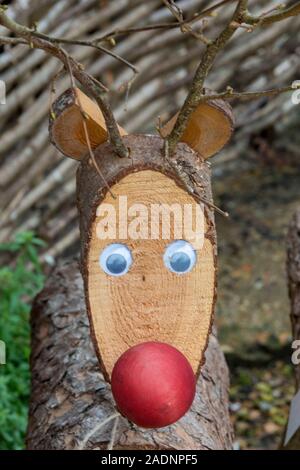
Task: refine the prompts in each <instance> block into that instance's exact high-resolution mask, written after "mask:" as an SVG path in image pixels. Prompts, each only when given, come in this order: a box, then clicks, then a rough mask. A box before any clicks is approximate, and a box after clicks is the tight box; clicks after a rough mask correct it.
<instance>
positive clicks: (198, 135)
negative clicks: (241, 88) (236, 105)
mask: <svg viewBox="0 0 300 470" xmlns="http://www.w3.org/2000/svg"><path fill="white" fill-rule="evenodd" d="M177 116H178V113H177V114H175V116H173V117H172V118H171V119H170V121H168V122H167V124H165V126H164V127H163V128H162V129H161V135H162V136H163V137H167V136H168V135H169V134H170V132H171V131H172V129H173V127H174V125H175V122H176V119H177ZM233 127H234V119H233V113H232V109H231V106H230V105H229V104H228V103H227V102H225V101H223V100H221V99H216V100H210V101H206V102H203V103H201V104H200V105H199V106H198V107H197V108H196V110H195V111H194V112H193V113H192V115H191V116H190V118H189V121H188V124H187V127H186V130H185V132H184V133H183V136H182V138H181V139H180V140H181V142H185V143H187V144H188V145H189V146H190V147H191V148H192V149H193V150H195V151H196V152H198V153H199V154H200V155H201V156H202V157H203V158H205V159H206V158H209V157H211V156H212V155H214V154H216V153H217V152H218V151H219V150H221V149H222V148H223V147H224V145H225V144H227V142H228V141H229V139H230V137H231V135H232V132H233Z"/></svg>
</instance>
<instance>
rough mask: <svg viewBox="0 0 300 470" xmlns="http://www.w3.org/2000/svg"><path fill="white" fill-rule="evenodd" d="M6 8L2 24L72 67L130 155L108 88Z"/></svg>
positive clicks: (1, 10) (118, 145)
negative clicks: (13, 17) (111, 104)
mask: <svg viewBox="0 0 300 470" xmlns="http://www.w3.org/2000/svg"><path fill="white" fill-rule="evenodd" d="M5 10H6V8H5V7H4V6H1V5H0V24H1V25H2V26H4V27H5V28H7V29H8V30H10V31H11V32H13V33H14V34H15V35H16V36H17V37H20V38H22V39H25V40H26V41H27V43H28V45H29V46H30V47H34V48H37V49H42V50H44V51H45V52H47V53H48V54H50V55H52V56H54V57H56V58H57V59H59V60H60V61H61V62H62V63H63V64H64V66H65V68H66V69H67V70H68V68H69V67H70V69H71V71H72V74H73V75H74V77H75V78H76V79H77V80H78V81H79V82H80V83H81V85H82V86H83V87H84V88H85V89H86V90H87V91H88V92H89V93H91V95H92V96H93V97H94V98H95V100H96V102H97V104H98V106H99V108H100V109H101V111H102V113H103V116H104V119H105V124H106V127H107V131H108V135H109V138H110V142H111V144H112V145H113V147H114V149H115V151H116V153H117V154H118V155H119V156H120V157H128V149H127V148H126V146H125V145H124V144H123V141H122V138H121V135H120V132H119V129H118V125H117V123H116V120H115V118H114V115H113V112H112V110H111V107H110V104H109V101H108V99H107V96H106V92H107V89H106V87H104V85H102V84H101V83H100V82H98V81H97V80H96V79H95V78H93V77H92V76H91V75H89V74H88V73H87V72H85V71H84V70H83V66H82V65H81V64H80V63H78V62H77V61H76V60H75V59H73V58H72V57H71V56H69V55H68V54H67V52H66V51H65V50H64V49H62V48H61V47H60V46H58V45H56V44H53V43H51V42H50V41H48V40H47V39H44V38H41V37H39V33H36V32H35V31H32V30H31V29H30V28H27V27H26V26H23V25H20V24H19V23H17V22H15V21H14V20H13V19H11V18H9V17H8V16H7V15H6V14H5Z"/></svg>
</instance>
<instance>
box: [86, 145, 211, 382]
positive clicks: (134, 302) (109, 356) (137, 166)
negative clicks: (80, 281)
mask: <svg viewBox="0 0 300 470" xmlns="http://www.w3.org/2000/svg"><path fill="white" fill-rule="evenodd" d="M124 141H125V143H126V145H127V146H128V148H129V149H130V159H120V158H118V157H117V156H116V155H115V154H114V153H113V151H112V149H111V146H110V145H109V144H107V143H106V144H103V145H101V146H100V147H98V149H97V150H96V152H95V158H96V160H97V162H98V163H99V165H100V164H101V171H102V173H103V176H104V178H105V180H106V182H107V183H108V184H109V186H110V189H111V192H109V191H108V189H107V186H106V184H104V180H103V178H101V177H100V175H99V174H98V173H97V171H96V170H95V168H94V167H93V165H92V164H91V162H90V159H89V158H88V157H87V158H86V159H84V161H83V162H82V164H81V165H80V167H79V170H78V176H77V185H78V206H79V211H80V228H81V242H82V272H83V278H84V284H85V296H86V303H87V311H88V314H89V317H90V322H91V327H92V331H93V337H94V343H95V346H96V350H97V353H98V357H99V360H100V362H101V364H102V368H103V372H104V374H105V376H106V378H107V379H108V380H109V379H110V375H111V371H112V368H113V366H114V364H115V362H116V361H117V359H118V358H119V356H120V355H121V354H122V353H123V352H124V351H125V350H127V349H128V348H129V347H131V346H134V345H136V344H138V343H141V342H145V341H153V340H155V341H162V342H166V343H168V344H171V345H173V346H175V347H177V348H178V349H179V350H180V351H181V352H182V353H183V354H184V355H185V356H186V357H187V359H188V360H189V361H190V363H191V365H192V367H193V369H194V371H195V373H197V372H199V370H200V366H201V364H203V362H204V352H205V349H206V346H207V341H208V337H209V333H210V329H211V325H212V317H213V310H214V303H215V284H216V253H215V242H216V241H215V228H214V219H213V213H212V211H211V210H210V209H209V208H208V207H207V206H204V207H200V206H199V205H198V204H197V202H196V200H195V199H194V198H193V197H192V196H190V195H189V194H188V193H187V192H186V190H185V189H183V188H182V186H181V185H182V182H181V180H180V179H179V178H178V175H177V174H175V173H174V170H173V169H172V167H171V166H170V165H169V164H168V162H167V161H166V160H165V159H164V157H163V154H162V148H163V141H162V140H161V139H160V138H158V137H154V136H128V137H125V138H124ZM173 158H174V159H175V160H176V161H177V162H180V165H181V167H182V168H186V175H187V177H190V178H191V181H195V174H196V175H197V181H198V182H200V184H201V187H199V186H197V189H198V191H199V190H200V192H202V194H203V196H204V197H205V198H206V199H208V200H211V190H210V174H209V169H208V167H207V165H206V163H205V162H204V160H203V159H202V158H201V157H200V156H199V154H197V153H196V152H194V151H192V150H191V149H190V148H189V147H188V146H187V145H185V144H180V145H179V146H178V149H177V152H176V154H175V155H174V157H173ZM161 204H164V206H161ZM125 206H126V207H125ZM154 208H155V209H157V208H160V210H161V209H162V210H163V211H164V210H166V212H167V213H168V215H169V216H170V213H171V217H170V222H171V223H169V226H164V227H163V226H162V224H164V223H165V222H166V219H164V218H163V216H162V213H160V214H159V218H157V217H156V216H155V217H154V218H153V212H152V211H153V209H154ZM163 208H164V209H163ZM187 208H188V209H187ZM187 213H188V214H192V217H191V219H190V220H191V221H192V224H191V225H190V223H188V224H186V225H185V224H184V215H185V214H187ZM156 215H157V212H156ZM196 215H197V217H196ZM196 221H197V223H198V226H197V227H196ZM106 222H107V227H106V228H107V233H106V235H107V237H106V238H104V236H103V227H104V225H105V223H106ZM182 222H183V223H182ZM111 224H112V225H111ZM167 225H168V223H167ZM187 225H188V227H187ZM126 228H127V230H126ZM187 228H192V232H193V231H195V229H197V232H196V233H197V235H195V233H194V234H193V233H189V234H188V235H189V236H188V237H187V236H186V235H187V233H186V229H187ZM164 229H167V232H168V230H169V233H166V232H164V233H163V232H162V231H163V230H164ZM153 231H154V236H153ZM151 232H152V233H151ZM201 232H202V233H201ZM151 235H152V238H151ZM201 235H203V243H201ZM193 237H194V238H193ZM182 239H185V240H187V241H188V242H189V243H190V245H191V246H192V247H193V249H194V250H193V251H194V252H195V253H196V260H194V261H195V264H194V266H193V268H192V269H191V270H190V271H189V272H186V273H184V274H183V273H181V274H178V273H175V272H172V271H171V270H170V269H169V268H168V266H167V264H166V250H167V249H168V247H170V246H172V242H174V240H182ZM111 244H121V245H122V246H123V247H126V248H127V249H128V250H129V253H130V257H131V260H130V267H129V270H128V272H126V274H124V275H120V276H116V275H111V274H109V273H107V272H105V269H103V266H102V265H101V256H102V254H103V253H105V250H106V249H107V247H109V246H111ZM102 261H103V260H102Z"/></svg>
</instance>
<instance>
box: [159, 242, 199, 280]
mask: <svg viewBox="0 0 300 470" xmlns="http://www.w3.org/2000/svg"><path fill="white" fill-rule="evenodd" d="M163 259H164V263H165V265H166V267H167V268H168V270H169V271H171V272H172V273H176V274H185V273H188V272H189V271H191V270H192V269H193V267H194V265H195V263H196V260H197V256H196V252H195V250H194V248H193V247H192V245H191V244H190V243H188V242H186V241H185V240H177V241H175V242H173V243H171V244H170V245H169V246H168V247H167V249H166V251H165V253H164V258H163Z"/></svg>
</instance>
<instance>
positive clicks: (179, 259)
mask: <svg viewBox="0 0 300 470" xmlns="http://www.w3.org/2000/svg"><path fill="white" fill-rule="evenodd" d="M190 264H191V260H190V257H189V256H188V255H187V254H186V253H184V252H182V251H179V252H178V253H174V255H173V256H172V258H171V260H170V265H171V267H172V269H173V270H174V271H176V272H178V273H184V272H185V271H187V270H188V269H189V267H190Z"/></svg>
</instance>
